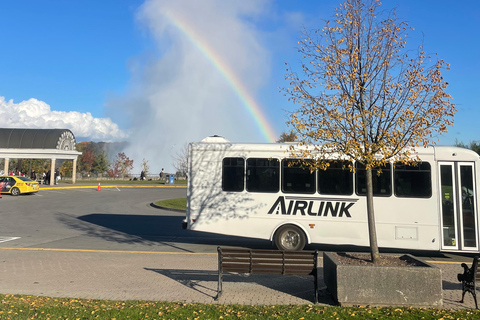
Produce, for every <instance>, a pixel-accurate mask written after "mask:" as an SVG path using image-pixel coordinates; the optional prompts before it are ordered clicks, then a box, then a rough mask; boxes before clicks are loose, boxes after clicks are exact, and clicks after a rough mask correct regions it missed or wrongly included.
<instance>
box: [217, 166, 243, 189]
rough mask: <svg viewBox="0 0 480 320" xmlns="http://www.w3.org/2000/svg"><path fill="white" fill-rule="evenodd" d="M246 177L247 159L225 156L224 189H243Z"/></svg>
mask: <svg viewBox="0 0 480 320" xmlns="http://www.w3.org/2000/svg"><path fill="white" fill-rule="evenodd" d="M244 177H245V159H243V158H224V159H223V170H222V190H223V191H243V189H244V180H245V179H244Z"/></svg>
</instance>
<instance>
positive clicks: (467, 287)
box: [457, 256, 480, 309]
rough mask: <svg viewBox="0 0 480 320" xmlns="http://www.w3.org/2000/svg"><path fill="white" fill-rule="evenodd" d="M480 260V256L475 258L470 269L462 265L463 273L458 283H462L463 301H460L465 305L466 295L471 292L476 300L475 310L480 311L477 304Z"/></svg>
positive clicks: (460, 274) (459, 276)
mask: <svg viewBox="0 0 480 320" xmlns="http://www.w3.org/2000/svg"><path fill="white" fill-rule="evenodd" d="M478 259H479V256H475V257H474V258H473V263H472V267H471V268H469V267H468V266H467V265H466V264H465V263H462V267H463V273H459V274H458V276H457V278H458V281H460V282H461V283H462V300H461V301H460V302H461V303H463V298H464V297H465V293H467V292H470V293H471V294H472V295H473V299H474V300H475V308H476V309H478V304H477V293H476V287H477V281H480V270H479V269H478Z"/></svg>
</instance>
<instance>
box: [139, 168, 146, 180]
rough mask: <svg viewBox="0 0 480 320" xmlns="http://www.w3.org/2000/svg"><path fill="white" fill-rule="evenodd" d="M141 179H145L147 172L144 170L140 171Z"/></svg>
mask: <svg viewBox="0 0 480 320" xmlns="http://www.w3.org/2000/svg"><path fill="white" fill-rule="evenodd" d="M140 180H145V172H144V171H143V170H142V172H141V173H140Z"/></svg>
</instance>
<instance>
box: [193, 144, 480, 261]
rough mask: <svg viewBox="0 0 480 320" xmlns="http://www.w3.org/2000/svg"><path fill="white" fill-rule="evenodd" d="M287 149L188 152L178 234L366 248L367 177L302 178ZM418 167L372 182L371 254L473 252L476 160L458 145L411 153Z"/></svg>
mask: <svg viewBox="0 0 480 320" xmlns="http://www.w3.org/2000/svg"><path fill="white" fill-rule="evenodd" d="M289 146H290V144H288V143H286V144H282V143H269V144H244V143H230V142H228V141H227V140H225V139H223V138H222V137H217V136H215V137H209V138H206V139H204V140H202V142H196V143H191V144H190V145H189V151H188V152H189V153H188V172H189V180H188V190H187V216H186V220H185V221H184V228H187V229H189V230H198V231H203V232H211V233H217V234H224V235H231V236H241V237H249V238H257V239H266V240H270V241H273V242H274V244H275V245H276V246H277V248H279V249H281V250H301V249H303V248H304V246H305V245H306V244H310V243H317V244H335V245H356V246H369V239H368V226H367V208H366V184H365V170H364V168H362V166H361V165H360V164H359V163H352V165H354V166H355V173H353V172H351V171H350V170H348V169H344V168H345V167H348V164H349V163H348V162H347V161H342V160H332V161H331V163H330V166H329V168H328V169H327V170H325V171H324V170H318V171H316V172H313V173H310V171H309V170H303V169H302V168H301V167H300V165H298V164H297V165H293V166H292V165H290V166H289V165H288V163H289V162H292V161H293V159H291V158H290V154H289V152H288V148H289ZM417 153H418V156H419V157H420V159H421V162H420V163H418V164H417V165H416V166H408V165H403V164H399V163H398V164H393V163H390V164H389V165H388V166H385V167H384V168H383V169H382V171H383V173H382V174H380V175H374V177H373V180H374V181H373V184H374V206H375V220H376V228H377V238H378V244H379V247H382V248H398V249H414V250H434V251H462V252H478V251H479V249H478V248H479V240H480V238H479V230H478V229H479V222H478V220H479V219H478V199H479V194H478V187H477V181H480V176H479V169H480V159H479V156H478V154H476V153H475V152H473V151H471V150H467V149H462V148H456V147H429V148H419V149H417Z"/></svg>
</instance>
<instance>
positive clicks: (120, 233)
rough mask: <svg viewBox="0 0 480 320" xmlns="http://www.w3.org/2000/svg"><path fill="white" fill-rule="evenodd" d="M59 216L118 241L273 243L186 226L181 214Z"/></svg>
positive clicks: (74, 225) (69, 223)
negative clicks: (184, 227) (195, 229)
mask: <svg viewBox="0 0 480 320" xmlns="http://www.w3.org/2000/svg"><path fill="white" fill-rule="evenodd" d="M57 219H59V220H60V221H61V222H62V223H64V224H65V225H67V226H68V227H70V228H72V229H76V230H81V231H83V232H85V233H86V234H87V235H89V236H94V237H98V238H101V239H104V240H107V241H114V242H118V243H132V244H143V245H155V244H159V243H161V244H164V245H170V246H171V245H172V244H171V243H185V244H187V243H192V244H207V245H216V246H241V247H248V248H254V249H271V248H272V243H271V242H270V241H268V240H258V239H251V238H244V237H234V236H226V235H219V234H212V233H207V232H198V231H191V230H183V229H182V228H181V225H182V221H183V219H184V218H183V217H182V216H152V215H128V214H125V215H123V214H102V213H92V214H88V215H84V216H80V217H78V218H72V217H69V216H67V215H60V216H58V217H57ZM179 249H181V248H179Z"/></svg>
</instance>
